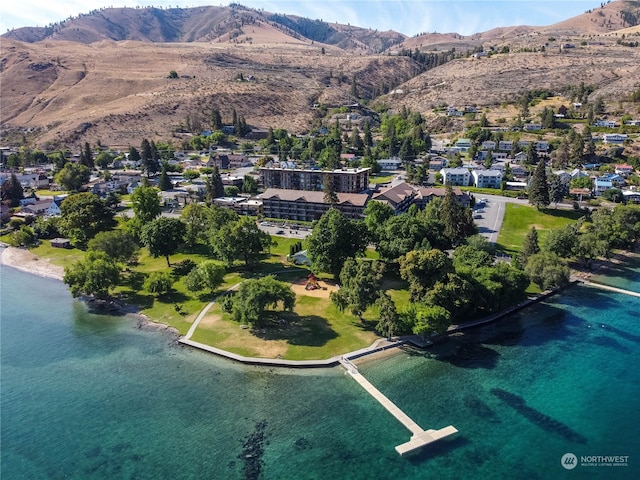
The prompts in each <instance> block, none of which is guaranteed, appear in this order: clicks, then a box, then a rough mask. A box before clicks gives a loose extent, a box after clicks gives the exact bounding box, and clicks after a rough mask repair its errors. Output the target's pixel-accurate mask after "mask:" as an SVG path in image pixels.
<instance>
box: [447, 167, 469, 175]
mask: <svg viewBox="0 0 640 480" xmlns="http://www.w3.org/2000/svg"><path fill="white" fill-rule="evenodd" d="M442 172H443V173H444V174H447V175H468V174H469V170H468V169H466V168H443V169H442Z"/></svg>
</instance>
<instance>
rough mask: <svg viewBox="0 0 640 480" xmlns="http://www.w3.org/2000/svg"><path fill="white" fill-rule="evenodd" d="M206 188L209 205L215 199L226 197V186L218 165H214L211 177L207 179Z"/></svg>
mask: <svg viewBox="0 0 640 480" xmlns="http://www.w3.org/2000/svg"><path fill="white" fill-rule="evenodd" d="M205 188H206V192H207V193H206V197H207V202H208V203H211V202H212V201H213V199H214V198H220V197H224V185H223V183H222V177H221V176H220V170H219V169H218V166H217V165H214V167H213V171H212V173H211V175H209V176H208V177H206V178H205Z"/></svg>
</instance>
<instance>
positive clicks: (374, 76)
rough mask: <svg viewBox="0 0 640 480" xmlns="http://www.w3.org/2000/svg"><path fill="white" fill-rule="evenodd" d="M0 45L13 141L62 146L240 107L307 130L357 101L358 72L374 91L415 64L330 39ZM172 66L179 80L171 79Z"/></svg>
mask: <svg viewBox="0 0 640 480" xmlns="http://www.w3.org/2000/svg"><path fill="white" fill-rule="evenodd" d="M256 38H259V37H258V35H256ZM0 49H1V50H0V58H1V60H0V61H1V65H2V70H1V71H0V80H1V81H2V110H1V118H0V121H1V124H2V126H3V128H4V132H5V136H6V139H11V138H12V135H16V134H18V135H21V134H22V133H24V132H25V131H33V133H32V134H31V137H30V138H32V139H33V140H34V141H36V142H37V143H39V144H43V143H45V142H50V143H52V144H56V145H62V144H67V143H69V144H71V145H73V144H79V143H81V142H84V141H90V142H92V143H94V142H95V141H97V140H100V141H101V142H103V143H105V144H118V145H126V144H128V143H133V144H138V143H139V142H140V138H141V137H143V136H145V137H150V138H170V137H171V136H172V135H174V133H175V132H176V131H177V130H178V129H179V128H178V127H179V125H180V124H181V123H184V122H185V119H186V118H187V116H189V117H190V118H191V119H192V120H196V121H197V120H202V122H203V126H206V123H207V122H206V118H207V117H208V116H209V114H210V112H211V109H212V108H217V109H219V110H220V111H221V113H222V114H223V116H225V115H226V116H227V117H228V118H227V119H228V120H230V118H231V111H232V109H235V110H236V111H237V113H238V114H240V115H243V116H244V117H245V118H246V120H247V122H248V123H249V124H250V125H254V126H258V127H274V128H286V129H289V130H291V131H294V132H300V131H304V130H306V129H308V128H309V127H310V125H311V123H312V121H313V116H314V112H315V111H314V110H313V109H312V105H313V104H314V103H325V104H329V105H343V104H346V103H350V102H353V101H354V100H353V99H352V98H351V97H350V96H349V90H350V82H351V78H352V75H353V74H355V75H356V76H357V77H358V78H359V79H358V89H359V91H360V92H361V94H366V92H367V91H370V90H371V88H372V86H373V85H374V84H377V83H380V82H391V81H394V82H396V84H399V83H401V82H403V81H405V80H406V79H408V78H410V77H411V76H412V75H413V70H414V68H415V66H414V65H412V63H411V62H410V61H409V59H406V58H398V57H388V56H350V55H347V54H345V53H344V52H342V51H340V50H339V49H336V48H331V47H328V46H327V47H326V48H325V52H326V53H325V54H322V52H321V48H320V47H319V46H317V45H306V44H302V43H301V44H292V43H289V44H281V45H277V44H273V43H270V44H268V46H261V45H259V44H257V43H254V44H253V45H249V44H243V45H237V46H233V47H230V46H228V45H226V44H205V43H189V44H185V43H182V44H179V43H164V44H149V43H142V42H132V41H125V42H111V41H102V42H98V43H94V44H91V45H84V44H79V43H73V42H41V43H36V44H25V43H22V42H15V41H10V40H4V41H3V42H2V45H1V47H0ZM171 70H175V71H176V72H177V73H178V74H179V75H180V77H181V78H178V79H170V78H167V77H168V74H169V72H170V71H171ZM240 75H242V78H244V79H245V80H247V79H250V81H239V80H238V77H239V76H240ZM340 76H342V81H339V77H340ZM389 86H393V85H389Z"/></svg>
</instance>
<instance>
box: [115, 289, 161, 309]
mask: <svg viewBox="0 0 640 480" xmlns="http://www.w3.org/2000/svg"><path fill="white" fill-rule="evenodd" d="M120 299H121V300H122V301H124V302H125V303H127V304H129V305H135V306H137V307H138V308H140V309H141V310H145V309H147V308H151V307H153V302H154V296H153V295H151V294H144V293H142V292H140V291H137V290H123V291H122V292H121V293H120Z"/></svg>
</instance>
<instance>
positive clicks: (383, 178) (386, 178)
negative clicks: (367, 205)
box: [369, 172, 395, 185]
mask: <svg viewBox="0 0 640 480" xmlns="http://www.w3.org/2000/svg"><path fill="white" fill-rule="evenodd" d="M384 173H385V172H383V175H376V176H373V175H370V176H369V183H373V184H375V185H377V184H378V183H388V182H390V181H391V180H393V178H394V177H395V174H389V175H384Z"/></svg>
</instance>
